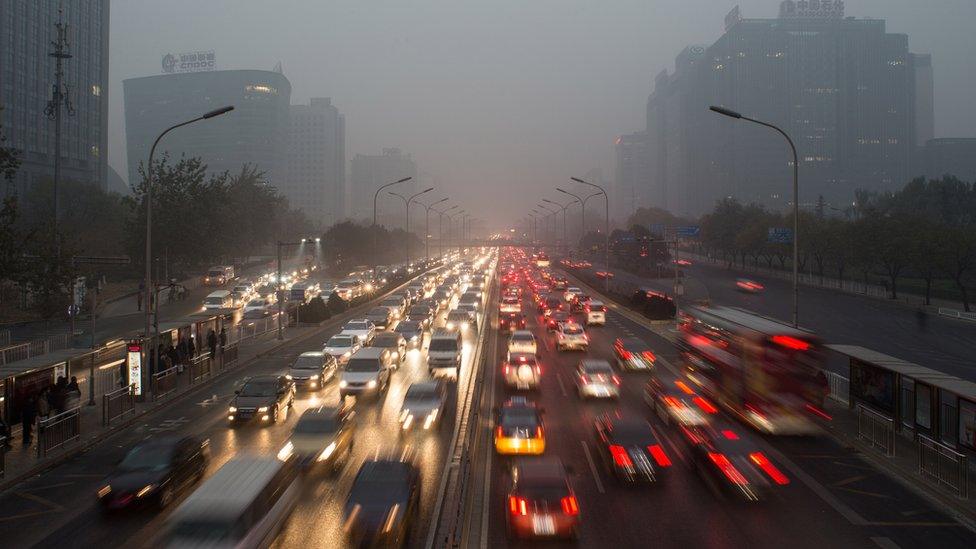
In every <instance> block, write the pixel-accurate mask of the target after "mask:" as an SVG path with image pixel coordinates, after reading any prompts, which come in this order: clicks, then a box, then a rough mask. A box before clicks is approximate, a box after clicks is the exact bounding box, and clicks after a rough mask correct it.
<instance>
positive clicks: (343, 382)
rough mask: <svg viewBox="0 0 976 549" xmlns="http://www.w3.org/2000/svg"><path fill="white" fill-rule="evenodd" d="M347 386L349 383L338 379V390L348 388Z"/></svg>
mask: <svg viewBox="0 0 976 549" xmlns="http://www.w3.org/2000/svg"><path fill="white" fill-rule="evenodd" d="M348 385H349V383H348V382H347V381H346V380H344V379H340V380H339V388H340V389H345V388H346V386H348Z"/></svg>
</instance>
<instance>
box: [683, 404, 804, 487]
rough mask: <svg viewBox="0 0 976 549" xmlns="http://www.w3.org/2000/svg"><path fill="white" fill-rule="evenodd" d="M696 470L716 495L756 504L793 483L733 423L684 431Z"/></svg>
mask: <svg viewBox="0 0 976 549" xmlns="http://www.w3.org/2000/svg"><path fill="white" fill-rule="evenodd" d="M681 433H682V434H683V435H684V439H685V443H686V445H687V447H688V448H689V449H690V453H691V459H692V461H693V462H694V467H695V470H696V471H697V472H698V475H699V476H700V477H701V478H702V480H704V481H705V484H707V485H708V486H709V488H711V489H712V490H713V491H714V492H716V493H717V494H719V495H727V496H731V497H734V498H736V499H739V500H742V501H747V502H754V501H760V500H763V499H766V498H767V497H768V496H769V495H770V493H771V491H772V489H773V487H774V486H782V485H786V484H789V483H790V480H789V478H787V476H786V475H784V474H783V473H782V471H780V470H779V468H777V467H776V466H775V465H773V463H772V462H771V461H770V460H769V458H768V457H767V456H766V454H765V453H764V452H762V450H761V449H760V446H759V444H758V443H757V442H756V441H755V440H753V438H752V437H753V435H747V434H746V433H744V432H741V431H740V429H738V428H737V425H736V424H733V423H731V422H724V421H722V422H720V423H718V424H715V425H709V426H698V427H693V428H690V429H682V430H681Z"/></svg>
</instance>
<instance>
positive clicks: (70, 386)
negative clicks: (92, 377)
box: [68, 376, 81, 396]
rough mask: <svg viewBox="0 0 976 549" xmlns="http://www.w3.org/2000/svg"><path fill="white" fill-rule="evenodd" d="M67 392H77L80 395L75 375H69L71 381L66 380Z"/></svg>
mask: <svg viewBox="0 0 976 549" xmlns="http://www.w3.org/2000/svg"><path fill="white" fill-rule="evenodd" d="M68 392H69V393H77V394H78V396H81V388H80V387H78V378H77V377H76V376H71V381H69V382H68Z"/></svg>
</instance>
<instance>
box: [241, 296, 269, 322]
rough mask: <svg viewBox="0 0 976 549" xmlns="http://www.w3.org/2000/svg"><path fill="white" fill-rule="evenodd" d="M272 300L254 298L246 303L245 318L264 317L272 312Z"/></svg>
mask: <svg viewBox="0 0 976 549" xmlns="http://www.w3.org/2000/svg"><path fill="white" fill-rule="evenodd" d="M271 306H272V303H271V301H269V300H267V299H264V298H260V297H258V298H254V299H252V300H250V301H248V302H247V303H246V304H245V305H244V318H264V317H266V316H268V315H269V314H271Z"/></svg>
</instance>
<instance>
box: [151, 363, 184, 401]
mask: <svg viewBox="0 0 976 549" xmlns="http://www.w3.org/2000/svg"><path fill="white" fill-rule="evenodd" d="M178 374H179V366H173V367H172V368H169V369H166V370H163V371H162V372H158V373H155V374H153V376H152V382H151V383H152V399H153V400H160V399H162V398H164V397H166V396H167V395H169V394H171V393H173V392H174V391H176V388H177V387H178V386H179V383H178V382H179V378H177V375H178Z"/></svg>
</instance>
